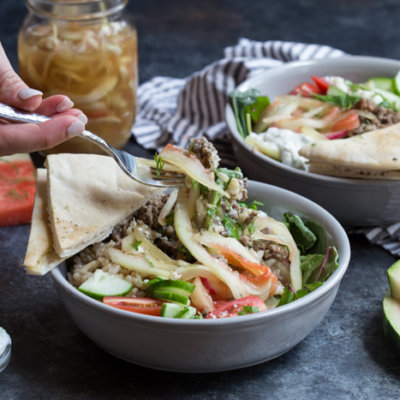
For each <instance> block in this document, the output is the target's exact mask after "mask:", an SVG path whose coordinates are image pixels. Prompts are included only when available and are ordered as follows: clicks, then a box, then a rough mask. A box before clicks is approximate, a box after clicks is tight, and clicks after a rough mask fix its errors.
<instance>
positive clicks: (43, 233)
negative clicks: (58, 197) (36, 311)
mask: <svg viewBox="0 0 400 400" xmlns="http://www.w3.org/2000/svg"><path fill="white" fill-rule="evenodd" d="M48 221H49V219H48V213H47V171H46V170H45V169H44V168H39V169H38V170H37V181H36V193H35V203H34V206H33V213H32V222H31V231H30V235H29V241H28V248H27V250H26V255H25V260H24V266H25V267H26V270H27V272H28V273H30V274H33V275H44V274H45V273H47V272H49V271H50V270H51V269H53V268H54V267H56V266H57V265H58V264H60V263H61V262H62V261H63V260H64V258H61V257H59V256H58V254H57V253H55V251H54V250H53V246H52V241H51V232H50V227H49V222H48Z"/></svg>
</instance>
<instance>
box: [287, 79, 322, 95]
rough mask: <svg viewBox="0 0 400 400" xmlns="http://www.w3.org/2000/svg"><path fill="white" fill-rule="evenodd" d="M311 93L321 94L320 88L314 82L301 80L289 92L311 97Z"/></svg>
mask: <svg viewBox="0 0 400 400" xmlns="http://www.w3.org/2000/svg"><path fill="white" fill-rule="evenodd" d="M311 93H317V94H322V93H321V90H320V89H319V87H318V86H317V85H316V84H315V83H311V82H303V83H300V85H299V86H297V87H295V88H294V89H293V90H292V91H291V92H290V94H294V95H300V96H303V97H311Z"/></svg>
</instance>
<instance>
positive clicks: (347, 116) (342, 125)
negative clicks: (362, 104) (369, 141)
mask: <svg viewBox="0 0 400 400" xmlns="http://www.w3.org/2000/svg"><path fill="white" fill-rule="evenodd" d="M359 126H360V119H359V118H358V114H357V113H356V112H354V111H350V112H345V113H343V114H342V115H341V116H340V117H339V118H338V119H337V120H336V121H335V122H334V123H333V125H332V126H331V128H330V130H331V131H332V132H336V131H351V130H352V129H356V128H358V127H359Z"/></svg>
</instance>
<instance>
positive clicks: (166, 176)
mask: <svg viewBox="0 0 400 400" xmlns="http://www.w3.org/2000/svg"><path fill="white" fill-rule="evenodd" d="M0 118H3V119H6V120H8V121H16V122H25V123H34V124H40V123H41V122H44V121H48V120H49V119H50V117H47V116H45V115H40V114H35V113H26V112H23V111H20V110H18V109H16V108H13V107H10V106H8V105H6V104H2V103H0ZM79 137H81V138H83V139H85V140H88V141H89V142H91V143H94V144H95V145H97V146H99V147H101V149H102V150H103V151H105V152H106V153H107V154H108V155H109V156H111V157H113V158H114V160H115V161H116V162H117V164H118V165H119V166H120V167H121V169H122V170H123V171H124V172H125V173H126V174H127V175H128V176H129V177H131V178H133V179H134V180H136V181H138V182H140V183H143V184H145V185H149V186H155V187H179V186H183V185H184V179H185V175H184V174H182V173H179V172H176V171H173V170H169V169H167V168H162V169H161V170H160V169H157V168H154V167H150V168H149V166H148V164H149V162H147V163H144V164H143V165H141V164H140V159H139V162H137V159H136V157H135V156H133V155H131V154H129V153H127V152H126V151H121V150H117V149H115V148H114V147H112V146H111V145H109V144H108V143H107V142H106V141H105V140H103V139H102V138H101V137H99V136H97V135H95V134H93V133H92V132H89V131H87V130H85V131H83V132H82V133H81V134H80V135H79ZM143 161H150V160H143ZM146 164H147V166H146Z"/></svg>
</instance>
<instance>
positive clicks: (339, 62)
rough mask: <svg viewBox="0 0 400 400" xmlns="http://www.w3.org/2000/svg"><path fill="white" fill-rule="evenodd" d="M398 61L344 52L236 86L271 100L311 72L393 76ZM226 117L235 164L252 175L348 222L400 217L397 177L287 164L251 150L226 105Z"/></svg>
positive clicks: (367, 223) (381, 221)
mask: <svg viewBox="0 0 400 400" xmlns="http://www.w3.org/2000/svg"><path fill="white" fill-rule="evenodd" d="M399 70H400V61H396V60H390V59H384V58H375V57H358V56H357V57H356V56H344V57H339V58H334V59H326V60H316V61H305V62H295V63H289V64H286V65H284V66H281V67H276V68H273V69H270V70H267V71H266V72H264V73H262V74H260V75H258V76H256V77H254V78H251V79H248V80H247V81H245V82H243V83H242V84H240V85H239V86H238V89H239V90H241V91H245V90H247V89H250V88H256V89H259V90H260V93H261V94H263V95H267V96H268V97H269V98H270V99H273V98H274V97H276V96H278V95H281V94H285V93H289V92H290V91H291V90H292V89H293V88H294V87H296V86H297V85H298V84H299V83H301V82H304V81H310V77H311V75H318V76H327V75H339V76H342V77H345V78H347V79H350V80H352V81H354V82H365V81H366V80H367V79H368V78H371V77H375V76H388V77H393V76H394V75H395V74H396V73H397V71H399ZM226 122H227V125H228V127H229V130H230V132H231V135H232V139H233V148H234V152H235V155H236V158H237V160H238V164H239V166H240V167H241V168H242V170H243V172H244V174H245V175H246V176H248V177H249V178H250V179H255V180H258V181H262V182H267V183H270V184H273V185H277V186H280V187H283V188H286V189H289V190H291V191H293V192H296V193H299V194H301V195H303V196H306V197H308V198H310V199H312V200H314V201H315V202H317V203H318V204H320V205H321V206H322V207H324V208H325V209H327V210H328V211H329V212H331V213H332V214H333V215H334V216H335V217H336V218H337V219H338V220H339V221H340V222H341V223H342V224H343V225H346V226H353V227H356V226H374V225H386V224H390V223H393V222H398V221H400V207H399V204H400V181H395V180H361V179H345V178H335V177H329V176H324V175H318V174H313V173H310V172H306V171H301V170H298V169H295V168H292V167H289V166H286V165H284V164H282V163H280V162H278V161H275V160H273V159H271V158H269V157H267V156H265V155H263V154H261V153H260V152H257V151H254V150H253V149H252V148H251V146H249V145H248V144H247V143H245V142H244V140H243V138H242V137H241V136H240V134H239V132H238V130H237V127H236V122H235V118H234V114H233V111H232V108H231V106H230V105H227V107H226Z"/></svg>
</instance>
